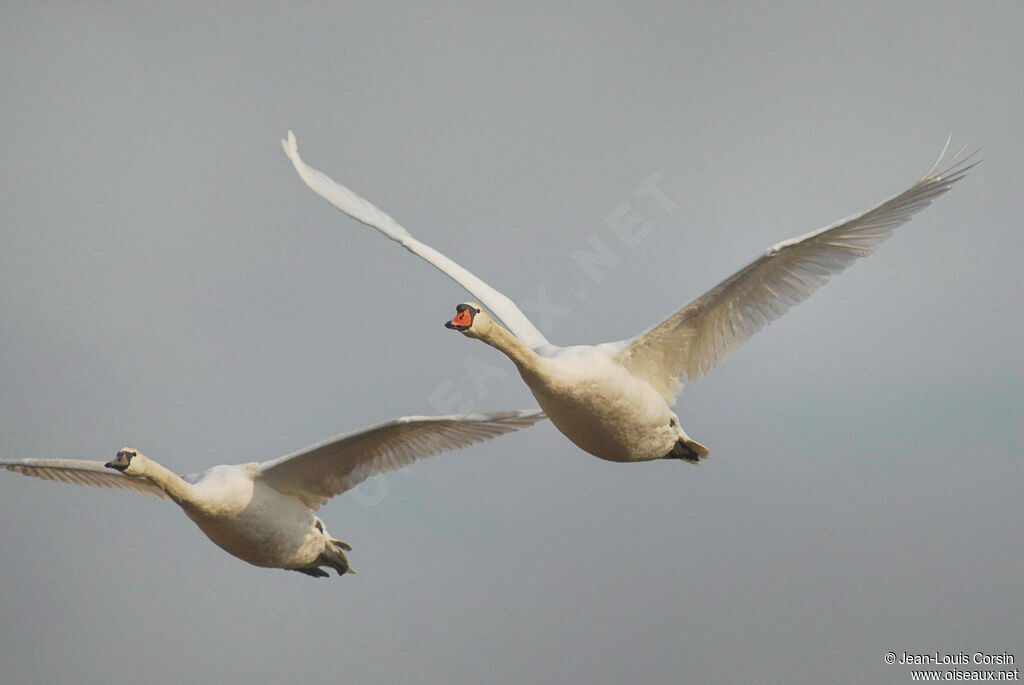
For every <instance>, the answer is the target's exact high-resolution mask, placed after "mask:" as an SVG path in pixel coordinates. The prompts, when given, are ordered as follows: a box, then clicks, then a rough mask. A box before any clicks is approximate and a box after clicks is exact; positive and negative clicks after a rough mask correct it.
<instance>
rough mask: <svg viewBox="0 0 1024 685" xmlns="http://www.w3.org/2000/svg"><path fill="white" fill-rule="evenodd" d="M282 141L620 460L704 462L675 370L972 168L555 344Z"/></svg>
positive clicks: (933, 175)
mask: <svg viewBox="0 0 1024 685" xmlns="http://www.w3.org/2000/svg"><path fill="white" fill-rule="evenodd" d="M282 144H283V145H284V150H285V153H286V154H287V155H288V157H289V158H290V159H291V161H292V163H293V164H294V166H295V169H296V171H297V172H298V173H299V176H300V177H301V178H302V180H303V181H305V183H306V184H307V185H308V186H309V187H310V188H312V189H313V190H314V191H315V192H316V193H318V194H319V195H320V196H322V197H323V198H324V199H326V200H327V201H328V202H330V203H331V204H333V205H334V206H335V207H337V208H338V209H340V210H341V211H343V212H345V213H346V214H348V215H349V216H351V217H353V218H354V219H357V220H358V221H361V222H362V223H364V224H367V225H369V226H372V227H373V228H376V229H378V230H379V231H381V232H382V233H384V234H385V235H387V236H388V237H389V238H391V239H392V240H395V241H397V242H399V243H401V244H402V245H403V246H404V247H405V248H406V249H408V250H409V251H410V252H412V253H414V254H416V255H418V256H419V257H421V258H423V259H425V260H426V261H428V262H430V263H431V264H433V265H434V266H435V267H437V268H438V269H440V270H441V271H443V272H444V273H445V274H447V275H448V276H449V277H451V278H452V279H453V280H455V281H456V282H457V283H459V284H460V285H462V286H463V287H464V288H466V290H468V291H469V292H471V293H472V294H473V295H474V296H475V297H477V298H478V299H479V301H480V302H481V303H483V305H484V306H486V307H487V308H488V309H490V311H491V312H493V313H494V314H495V316H496V317H497V318H499V319H501V320H502V321H503V322H504V323H505V325H507V326H508V330H505V329H504V328H502V327H501V326H499V325H497V324H496V323H495V322H494V321H493V320H492V319H491V318H490V317H489V316H488V315H487V314H486V313H485V312H483V311H482V308H481V307H480V306H478V305H475V304H462V305H459V307H458V308H457V310H458V314H457V315H456V317H455V318H454V319H452V321H450V322H449V323H448V324H447V325H448V326H449V327H450V328H455V329H457V330H459V331H461V332H462V333H463V334H465V335H467V336H469V337H474V338H479V339H480V340H482V341H483V342H485V343H487V344H488V345H491V346H492V347H495V348H496V349H498V350H499V351H501V352H503V353H504V354H505V355H506V356H508V357H509V358H510V359H511V360H512V361H513V362H514V363H515V365H516V367H517V368H518V370H519V373H520V375H521V376H522V378H523V380H524V381H525V382H526V384H527V385H528V386H529V388H530V390H531V391H532V392H533V394H534V396H535V397H536V398H537V401H538V402H539V403H540V406H541V408H542V409H543V410H544V412H545V413H546V414H547V415H548V418H550V419H551V422H552V423H554V424H555V426H556V427H557V428H558V429H559V430H560V431H561V432H562V433H564V434H565V435H566V436H567V437H568V438H569V439H570V440H572V441H573V442H574V443H576V445H578V446H579V447H581V448H582V449H584V450H586V451H587V452H590V453H591V454H594V455H595V456H598V457H600V458H602V459H607V460H610V461H623V462H626V461H647V460H651V459H660V458H679V459H683V460H686V461H690V462H694V463H697V462H699V460H700V459H702V458H704V457H706V456H707V454H708V450H707V448H705V447H704V446H703V445H701V444H700V443H697V442H695V441H693V440H691V439H690V438H689V436H687V435H686V433H685V432H684V431H683V429H682V428H681V427H680V425H679V419H678V417H677V416H676V415H675V414H674V413H673V412H672V410H671V409H670V408H669V407H670V405H671V404H673V403H674V402H675V398H676V396H677V395H678V394H679V392H680V390H681V389H682V384H681V383H680V382H679V377H680V376H681V375H685V376H686V377H687V379H688V380H693V379H695V378H697V377H699V376H702V375H704V374H705V373H707V372H709V371H711V370H712V369H714V368H715V367H716V366H718V365H719V364H720V363H721V362H722V361H723V360H724V359H725V357H727V356H728V355H729V354H730V353H731V352H732V351H733V350H735V349H736V348H737V347H738V346H739V345H740V344H742V343H743V342H744V341H745V340H747V339H749V338H750V337H751V336H752V335H754V334H755V333H756V332H757V331H759V330H760V329H761V328H763V327H764V326H765V325H767V324H769V323H771V322H772V321H774V320H775V319H777V318H778V317H780V316H781V315H782V314H784V313H785V312H786V311H788V310H789V308H790V307H791V306H793V305H794V304H796V303H798V302H801V301H802V300H804V299H805V298H806V297H807V296H808V295H810V294H811V293H812V292H814V291H815V290H817V289H818V288H819V287H821V286H822V285H824V284H825V283H827V282H828V281H829V279H830V278H831V277H832V275H834V274H837V273H839V272H840V271H842V270H843V269H845V268H846V267H847V266H849V265H850V264H851V263H852V262H854V261H855V260H856V259H858V258H860V257H865V256H867V255H869V254H871V253H872V252H874V250H875V249H876V248H877V247H878V245H879V244H880V243H881V242H882V241H883V240H885V239H886V238H888V237H889V236H890V235H892V232H893V230H894V229H895V228H896V227H897V226H899V225H901V224H903V223H906V222H907V221H909V220H910V217H911V216H912V215H913V214H914V213H916V212H918V211H920V210H921V209H924V208H925V207H927V206H928V205H929V204H930V203H931V201H932V200H933V199H934V198H936V197H938V196H939V195H941V194H943V193H945V192H946V191H947V190H949V188H950V187H951V186H952V185H953V184H954V183H956V182H957V181H958V180H960V179H961V178H963V176H964V174H965V173H966V172H967V170H968V169H969V168H970V167H971V166H973V165H968V164H967V159H963V160H959V161H958V157H959V155H960V152H962V149H961V151H960V152H957V153H956V154H955V155H953V157H952V158H951V159H949V160H948V161H947V162H946V163H945V164H944V165H943V164H942V160H943V158H944V157H945V152H946V150H945V149H944V150H943V154H942V155H940V157H939V161H937V162H936V163H935V165H934V166H933V167H932V169H931V170H929V172H928V173H927V174H925V176H924V177H923V178H922V179H921V180H920V181H918V182H917V183H915V184H914V185H913V186H911V187H910V188H909V189H908V190H906V191H905V192H903V193H901V194H899V195H896V196H894V197H892V198H890V199H889V200H887V201H885V202H883V203H882V204H880V205H878V206H877V207H875V208H873V209H871V210H869V211H867V212H865V213H863V214H860V215H858V216H854V217H850V218H848V219H844V220H843V221H840V222H838V223H836V224H833V225H832V226H828V227H826V228H823V229H821V230H818V231H814V232H813V233H808V234H807V235H805V236H803V237H801V238H796V239H794V240H788V241H786V242H783V243H779V244H778V245H776V246H774V247H772V248H771V249H769V250H768V251H767V252H766V253H765V254H764V255H763V256H762V257H760V258H759V259H757V260H755V261H753V262H751V263H750V264H749V265H747V266H746V267H744V268H743V269H740V270H739V271H738V272H736V273H735V274H733V275H732V276H731V277H729V278H728V279H726V280H725V281H723V282H722V283H720V284H719V285H717V286H715V287H714V288H712V289H711V290H710V291H708V292H707V293H705V294H704V295H702V296H700V297H698V298H697V299H696V300H694V301H693V302H691V303H690V304H689V305H687V306H686V307H684V308H682V309H680V310H679V311H677V312H676V313H674V314H672V315H671V316H669V317H668V318H667V319H665V320H664V321H662V322H661V323H660V324H658V325H656V326H654V327H653V328H651V329H649V330H648V331H646V332H644V333H642V334H640V335H638V336H636V337H634V338H630V339H627V340H621V341H618V342H612V343H605V344H602V345H581V346H574V347H558V346H557V345H552V344H551V343H550V342H548V340H547V338H545V337H544V335H543V334H542V333H541V332H540V331H539V330H537V328H536V327H535V326H534V325H533V324H532V323H531V322H530V321H529V320H528V319H527V318H526V316H525V315H524V314H523V313H522V312H521V311H520V310H519V308H518V307H517V306H516V305H515V303H513V302H512V301H511V300H510V299H508V298H507V297H506V296H504V295H502V294H501V293H499V292H498V291H496V290H494V289H493V288H491V287H490V286H488V285H487V284H486V283H484V282H483V281H481V280H480V279H479V278H477V277H476V276H474V275H473V274H471V273H470V272H468V271H466V269H464V268H462V267H461V266H459V265H458V264H456V263H455V262H453V261H452V260H451V259H449V258H447V257H445V256H444V255H442V254H441V253H439V252H438V251H437V250H434V249H433V248H431V247H429V246H427V245H424V244H423V243H421V242H420V241H418V240H416V239H415V238H413V237H412V235H411V234H410V233H409V232H408V231H407V230H406V229H404V228H403V227H402V226H400V225H399V224H398V223H397V222H396V221H395V220H394V219H392V218H391V217H390V216H388V215H387V214H385V213H384V212H382V211H381V210H380V209H378V208H377V207H375V206H374V205H373V204H371V203H370V202H368V201H366V200H364V199H363V198H361V197H359V196H358V195H356V194H355V193H353V192H352V191H351V190H349V189H348V188H346V187H344V186H342V185H340V184H338V183H337V182H335V181H333V180H332V179H331V178H329V177H328V176H326V175H325V174H323V173H322V172H320V171H317V170H316V169H313V168H312V167H310V166H309V165H307V164H306V163H305V162H303V161H302V158H301V157H300V156H299V152H298V146H297V145H296V142H295V136H294V135H293V134H292V133H291V132H290V131H289V133H288V140H287V141H282ZM968 159H969V158H968Z"/></svg>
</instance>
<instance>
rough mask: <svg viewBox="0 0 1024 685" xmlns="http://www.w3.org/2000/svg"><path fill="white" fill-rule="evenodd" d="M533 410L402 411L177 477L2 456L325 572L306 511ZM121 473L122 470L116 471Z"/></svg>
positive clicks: (337, 544)
mask: <svg viewBox="0 0 1024 685" xmlns="http://www.w3.org/2000/svg"><path fill="white" fill-rule="evenodd" d="M542 418H544V415H543V414H541V413H540V412H539V411H536V410H533V411H513V412H499V413H494V414H466V415H459V416H438V417H417V416H412V417H405V418H400V419H395V420H393V421H388V422H386V423H382V424H378V425H376V426H372V427H370V428H367V429H364V430H361V431H356V432H354V433H348V434H346V435H342V436H338V437H336V438H332V439H331V440H327V441H325V442H322V443H318V444H316V445H313V446H311V447H308V448H306V449H304V450H302V451H300V452H296V453H294V454H291V455H289V456H286V457H281V458H280V459H274V460H272V461H266V462H263V463H259V462H251V463H248V464H237V465H220V466H214V467H213V468H211V469H208V470H207V471H204V472H202V473H200V474H196V475H193V476H184V477H183V476H179V475H177V474H175V473H173V472H171V471H170V470H168V469H167V468H165V467H163V466H161V465H160V464H158V463H157V462H155V461H153V460H152V459H149V458H147V457H146V456H145V455H144V454H142V453H140V452H139V451H138V450H136V449H134V448H131V447H125V448H124V449H122V450H121V451H120V452H118V455H117V458H116V459H114V460H113V461H110V462H107V463H106V464H103V463H102V462H98V461H80V460H73V459H18V460H0V466H2V467H5V468H7V469H9V470H11V471H17V472H19V473H22V474H24V475H27V476H37V477H40V478H46V479H49V480H60V481H65V482H69V483H78V484H81V485H93V486H98V487H107V488H123V489H127V490H135V491H136V492H142V493H145V494H147V495H153V496H154V497H159V498H163V499H170V500H173V501H174V502H175V503H176V504H178V505H179V506H180V507H181V508H182V510H184V512H185V514H186V515H187V516H188V517H189V518H190V519H192V521H193V522H195V524H196V525H197V526H199V529H200V530H202V531H203V533H205V534H206V536H207V537H208V538H210V540H212V541H213V542H214V543H215V544H216V545H217V546H218V547H220V548H221V549H223V550H224V551H226V552H228V553H229V554H232V555H234V556H236V557H238V558H239V559H242V560H243V561H247V562H249V563H250V564H253V565H255V566H263V567H269V568H283V569H289V570H293V571H299V572H301V573H305V574H307V575H310V576H319V577H322V576H326V575H327V573H326V572H325V571H323V570H322V569H321V568H320V567H321V566H328V567H330V568H334V569H335V570H336V571H337V572H338V574H339V575H341V574H344V573H346V572H351V573H354V571H352V570H351V569H350V568H349V566H348V560H347V559H346V557H345V554H344V552H345V551H348V550H350V549H351V548H350V547H349V546H348V545H347V544H345V543H344V542H341V541H340V540H335V539H334V538H332V537H331V536H330V534H329V533H328V532H327V529H326V528H325V527H324V525H323V522H322V521H321V520H320V519H319V518H318V517H317V516H316V514H315V513H314V512H315V511H316V510H317V509H318V508H319V507H320V505H321V504H323V503H325V502H326V501H327V500H328V499H330V498H331V497H333V496H335V495H338V494H340V493H342V492H345V491H346V490H349V489H351V488H353V487H355V486H356V485H358V484H359V483H361V482H362V481H364V480H366V479H367V478H369V477H370V476H373V475H375V474H377V473H382V472H384V471H391V470H393V469H397V468H400V467H402V466H405V465H406V464H410V463H412V462H413V461H415V460H416V459H421V458H424V457H427V456H430V455H433V454H437V453H439V452H444V451H448V450H452V449H457V448H460V447H466V446H468V445H472V444H474V443H477V442H482V441H485V440H490V439H491V438H494V437H497V436H499V435H502V434H504V433H510V432H512V431H515V430H519V429H520V428H524V427H526V426H529V425H531V424H533V423H535V422H537V421H539V420H541V419H542ZM118 471H120V473H118Z"/></svg>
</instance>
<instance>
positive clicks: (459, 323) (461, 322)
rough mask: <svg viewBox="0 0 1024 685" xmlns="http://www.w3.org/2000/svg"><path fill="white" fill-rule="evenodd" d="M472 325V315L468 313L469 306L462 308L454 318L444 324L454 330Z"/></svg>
mask: <svg viewBox="0 0 1024 685" xmlns="http://www.w3.org/2000/svg"><path fill="white" fill-rule="evenodd" d="M472 325H473V315H472V314H470V312H469V308H468V307H467V308H466V309H463V310H462V311H460V312H459V313H458V314H456V315H455V318H454V319H452V320H451V321H449V322H448V323H446V324H445V327H446V328H454V329H456V330H465V329H467V328H469V327H470V326H472Z"/></svg>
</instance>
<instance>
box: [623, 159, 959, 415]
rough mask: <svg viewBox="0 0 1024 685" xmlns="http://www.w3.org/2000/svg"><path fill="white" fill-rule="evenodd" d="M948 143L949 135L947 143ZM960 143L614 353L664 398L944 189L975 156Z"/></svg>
mask: <svg viewBox="0 0 1024 685" xmlns="http://www.w3.org/2000/svg"><path fill="white" fill-rule="evenodd" d="M946 146H947V148H948V146H949V143H948V142H947V143H946ZM962 152H963V148H960V150H958V151H957V152H956V154H954V155H953V156H952V157H951V158H950V159H949V160H947V161H945V162H943V158H944V157H945V154H946V149H945V148H944V149H943V151H942V154H941V155H940V156H939V159H938V161H936V163H935V164H934V165H933V166H932V168H931V169H930V170H929V171H928V173H927V174H925V176H924V177H923V178H922V179H921V180H920V181H918V182H917V183H915V184H914V185H913V186H911V187H910V188H909V189H907V190H906V191H905V192H903V193H900V194H899V195H896V196H895V197H892V198H890V199H888V200H886V201H885V202H883V203H882V204H880V205H878V206H877V207H875V208H873V209H871V210H869V211H867V212H865V213H863V214H860V215H858V216H854V217H850V218H847V219H844V220H842V221H840V222H838V223H835V224H832V225H831V226H827V227H825V228H823V229H820V230H818V231H814V232H813V233H808V234H807V235H805V236H803V237H801V238H795V239H793V240H787V241H785V242H782V243H779V244H778V245H776V246H774V247H772V248H771V249H769V250H768V251H767V252H766V253H765V254H764V255H763V256H762V257H761V258H760V259H757V260H755V261H753V262H751V263H750V264H748V265H747V266H745V267H743V268H742V269H740V270H739V271H738V272H736V273H735V274H733V275H732V276H730V277H729V278H728V279H726V280H725V281H723V282H722V283H720V284H719V285H717V286H715V287H714V288H712V289H711V290H709V291H708V292H706V293H704V294H703V295H701V296H700V297H698V298H697V299H696V300H694V301H693V302H691V303H690V304H688V305H686V306H685V307H684V308H682V309H680V310H679V311H677V312H676V313H675V314H673V315H672V316H670V317H668V318H667V319H665V320H664V321H662V322H661V323H659V324H658V325H657V326H654V327H653V328H651V329H650V330H648V331H646V332H645V333H643V334H641V335H639V336H638V337H636V338H634V339H633V340H630V341H626V342H624V343H623V350H622V352H620V355H619V359H620V361H622V363H623V364H624V365H625V366H626V367H627V368H628V369H630V371H632V372H633V373H634V374H636V375H637V376H639V377H641V378H645V379H647V380H648V381H649V382H650V383H652V384H653V385H654V386H655V387H656V388H658V390H659V391H660V392H661V393H662V395H664V396H665V399H666V400H667V401H669V402H671V401H673V400H674V399H675V396H676V395H677V394H678V393H679V390H680V388H681V387H682V386H681V384H680V383H679V376H680V375H681V374H685V376H686V378H687V379H688V380H691V381H692V380H693V379H695V378H698V377H700V376H702V375H704V374H706V373H708V372H709V371H711V370H712V369H714V368H715V367H717V366H718V365H719V364H721V363H722V361H723V360H724V359H725V358H726V357H728V356H729V354H731V353H732V352H733V350H735V349H736V348H737V347H739V346H740V345H741V344H742V343H744V342H745V341H747V340H748V339H749V338H750V337H751V336H753V335H754V334H755V333H757V332H758V331H759V330H761V329H762V328H764V327H765V326H766V325H768V324H769V323H771V322H772V321H774V320H775V319H777V318H779V317H780V316H782V315H783V314H785V313H786V312H787V311H789V309H790V307H792V306H793V305H795V304H797V303H799V302H802V301H803V300H804V299H806V298H807V297H808V296H809V295H810V294H811V293H813V292H814V291H815V290H817V289H818V288H820V287H821V286H823V285H825V284H826V283H828V281H829V279H831V277H832V276H833V275H835V274H837V273H839V272H840V271H842V270H843V269H845V268H846V267H848V266H849V265H850V264H852V263H853V262H854V261H856V260H857V259H860V258H861V257H866V256H867V255H869V254H871V253H872V252H874V251H875V249H876V248H877V247H878V246H879V245H880V244H881V243H882V242H883V241H884V240H886V239H887V238H889V236H891V235H892V233H893V230H894V229H896V227H898V226H900V225H902V224H904V223H906V222H907V221H909V220H910V218H911V216H913V215H914V213H916V212H919V211H921V210H922V209H924V208H925V207H927V206H928V205H929V204H931V202H932V200H934V199H935V198H937V197H938V196H940V195H942V194H943V193H945V192H946V191H947V190H949V189H950V188H951V187H952V186H953V184H954V183H956V182H957V181H959V180H960V179H961V178H963V177H964V175H965V174H966V173H967V171H968V170H969V169H970V168H971V167H973V166H974V165H975V164H977V162H974V163H973V164H968V162H969V161H970V159H971V157H972V156H973V155H968V156H967V157H965V158H963V159H958V158H959V157H960V155H961V153H962Z"/></svg>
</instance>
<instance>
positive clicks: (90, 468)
mask: <svg viewBox="0 0 1024 685" xmlns="http://www.w3.org/2000/svg"><path fill="white" fill-rule="evenodd" d="M0 466H2V467H3V468H5V469H8V470H9V471H16V472H17V473H20V474H23V475H25V476H35V477H36V478H45V479H46V480H59V481H63V482H65V483H77V484H78V485H91V486H93V487H97V488H121V489H123V490H134V491H135V492H141V493H142V494H144V495H152V496H153V497H158V498H160V499H170V497H168V496H167V493H166V492H164V491H163V490H161V489H160V488H158V487H157V486H156V485H154V484H153V483H152V482H150V481H149V480H147V479H145V478H139V477H137V476H126V475H124V474H123V473H118V472H117V471H112V470H110V469H108V468H106V467H104V466H103V462H102V461H85V460H79V459H10V460H0Z"/></svg>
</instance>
